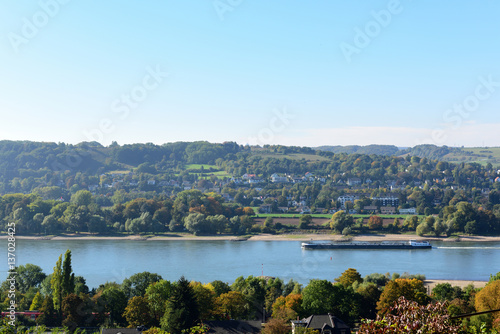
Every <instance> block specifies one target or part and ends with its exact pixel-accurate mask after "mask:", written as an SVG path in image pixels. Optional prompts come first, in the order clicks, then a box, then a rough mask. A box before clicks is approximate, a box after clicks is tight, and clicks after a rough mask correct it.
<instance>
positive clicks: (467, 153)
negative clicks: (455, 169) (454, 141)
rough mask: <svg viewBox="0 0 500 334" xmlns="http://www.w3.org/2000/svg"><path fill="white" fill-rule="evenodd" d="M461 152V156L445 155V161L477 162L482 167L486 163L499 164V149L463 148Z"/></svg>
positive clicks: (457, 154)
mask: <svg viewBox="0 0 500 334" xmlns="http://www.w3.org/2000/svg"><path fill="white" fill-rule="evenodd" d="M461 151H462V153H461V154H459V153H455V154H448V155H446V156H445V158H446V160H447V161H450V162H454V163H461V162H477V163H480V164H482V165H485V164H487V163H488V162H490V163H491V164H493V165H496V164H499V163H500V147H464V148H462V149H461Z"/></svg>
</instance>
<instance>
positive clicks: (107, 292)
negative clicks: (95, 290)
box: [102, 285, 128, 326]
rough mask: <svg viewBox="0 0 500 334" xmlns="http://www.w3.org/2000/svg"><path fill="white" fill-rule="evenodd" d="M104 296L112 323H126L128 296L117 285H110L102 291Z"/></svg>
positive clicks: (116, 324)
mask: <svg viewBox="0 0 500 334" xmlns="http://www.w3.org/2000/svg"><path fill="white" fill-rule="evenodd" d="M102 298H103V301H104V305H105V306H104V307H105V310H106V312H109V319H110V323H111V325H115V326H120V325H124V324H125V318H124V316H123V314H124V312H125V308H126V307H127V300H128V298H127V296H126V295H125V293H124V292H123V291H122V290H121V289H119V288H118V287H117V286H113V285H109V286H107V287H106V288H104V290H103V291H102Z"/></svg>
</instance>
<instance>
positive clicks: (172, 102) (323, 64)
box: [0, 0, 500, 146]
mask: <svg viewBox="0 0 500 334" xmlns="http://www.w3.org/2000/svg"><path fill="white" fill-rule="evenodd" d="M499 14H500V2H498V1H492V0H490V1H481V2H470V1H454V2H452V1H440V2H435V1H430V0H427V1H426V0H422V1H415V0H413V1H410V0H401V1H327V0H318V1H315V2H311V3H309V2H305V1H283V0H273V1H262V0H261V1H259V0H254V1H250V0H240V1H238V0H215V1H212V0H204V1H173V0H162V1H160V0H157V1H153V0H151V1H140V2H139V1H127V2H126V1H118V0H110V1H95V0H90V1H77V0H72V1H68V0H65V1H63V0H42V1H12V0H11V1H8V0H4V1H1V2H0V36H1V39H0V62H1V64H2V65H1V66H0V94H1V95H0V96H1V98H0V115H1V122H0V139H10V140H34V141H54V142H66V143H78V142H81V141H88V140H94V139H97V140H98V141H100V142H101V143H102V144H104V145H108V144H110V143H111V142H112V141H117V142H118V143H119V144H126V143H135V142H141V143H144V142H153V143H157V144H162V143H166V142H174V141H181V140H182V141H194V140H208V141H210V142H222V141H237V142H238V143H241V144H246V143H250V144H261V145H262V144H276V143H278V144H284V145H299V146H318V145H350V144H357V145H367V144H394V145H398V146H414V145H416V144H420V143H433V144H437V145H449V146H462V145H463V146H500V131H498V129H499V128H500V119H499V115H500V113H499V112H500V108H499V107H500V61H499V59H500V38H499V37H498V34H499V32H500V20H499ZM152 72H157V73H156V74H155V75H153V76H152V75H151V73H152ZM158 72H159V73H158ZM166 73H168V75H166ZM283 115H284V116H283Z"/></svg>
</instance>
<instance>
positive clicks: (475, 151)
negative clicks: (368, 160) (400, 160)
mask: <svg viewBox="0 0 500 334" xmlns="http://www.w3.org/2000/svg"><path fill="white" fill-rule="evenodd" d="M314 149H315V150H319V151H326V152H332V153H335V154H338V153H346V154H368V155H370V154H376V155H384V156H407V155H411V156H417V157H420V158H427V159H433V160H440V161H448V162H455V163H460V162H477V163H481V164H486V163H491V164H493V165H496V164H500V147H448V146H436V145H431V144H424V145H417V146H415V147H409V148H404V149H403V148H398V147H397V146H394V145H366V146H358V145H349V146H319V147H315V148H314Z"/></svg>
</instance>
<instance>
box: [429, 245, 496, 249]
mask: <svg viewBox="0 0 500 334" xmlns="http://www.w3.org/2000/svg"><path fill="white" fill-rule="evenodd" d="M433 248H437V249H500V247H476V246H471V247H467V246H466V247H433Z"/></svg>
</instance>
